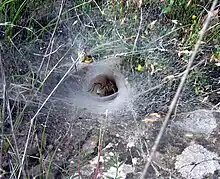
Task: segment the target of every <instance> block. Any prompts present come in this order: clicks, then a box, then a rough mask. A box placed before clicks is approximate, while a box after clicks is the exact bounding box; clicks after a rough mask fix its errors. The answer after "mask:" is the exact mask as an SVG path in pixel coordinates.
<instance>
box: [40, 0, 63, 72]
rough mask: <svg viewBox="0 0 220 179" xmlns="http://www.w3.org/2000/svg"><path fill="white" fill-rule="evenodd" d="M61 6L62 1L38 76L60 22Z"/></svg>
mask: <svg viewBox="0 0 220 179" xmlns="http://www.w3.org/2000/svg"><path fill="white" fill-rule="evenodd" d="M63 6H64V0H62V2H61V5H60V11H59V14H58V17H57V22H56V25H55V27H54V30H53V33H52V36H51V38H50V42H49V44H48V46H47V49H46V51H45V54H44V57H43V59H42V61H41V64H40V67H39V69H38V72H37V75H39V73H40V71H41V68H42V66H43V64H44V60H45V57H46V56H47V53H48V51H49V48H50V45H51V43H52V41H53V39H54V35H55V32H56V30H57V27H58V24H59V21H60V17H61V15H62V11H63Z"/></svg>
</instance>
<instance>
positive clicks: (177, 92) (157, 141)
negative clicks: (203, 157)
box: [141, 0, 218, 179]
mask: <svg viewBox="0 0 220 179" xmlns="http://www.w3.org/2000/svg"><path fill="white" fill-rule="evenodd" d="M217 2H218V1H217V0H214V1H213V3H212V7H211V9H210V11H209V12H208V16H207V19H206V21H205V23H204V25H203V28H202V30H201V31H200V34H199V39H198V40H197V42H196V44H195V48H194V51H193V53H192V56H191V57H190V59H189V62H188V65H187V68H186V70H185V73H184V75H183V76H182V78H181V81H180V84H179V86H178V89H177V91H176V93H175V96H174V98H173V100H172V102H171V104H170V106H169V111H168V112H167V115H166V117H165V120H164V122H163V125H162V126H161V129H160V132H159V134H158V135H157V138H156V140H155V142H154V145H153V147H152V149H151V152H150V156H149V157H148V160H147V163H146V165H145V167H144V170H143V172H142V175H141V179H145V178H147V176H146V175H147V171H148V168H149V166H150V164H151V161H152V158H153V156H154V154H155V152H156V150H157V147H158V145H159V142H160V140H161V137H162V135H163V133H164V131H165V129H166V126H167V123H168V121H169V118H170V116H171V114H172V112H173V110H174V108H175V106H176V104H177V100H178V99H179V96H180V93H181V91H182V89H183V85H184V83H185V81H186V78H187V76H188V74H189V71H190V68H191V66H192V64H193V61H194V59H195V57H196V54H197V52H198V49H199V46H200V44H201V41H202V39H203V36H204V34H205V32H206V29H207V28H208V25H209V22H210V20H211V17H212V12H213V11H214V9H215V6H216V4H217Z"/></svg>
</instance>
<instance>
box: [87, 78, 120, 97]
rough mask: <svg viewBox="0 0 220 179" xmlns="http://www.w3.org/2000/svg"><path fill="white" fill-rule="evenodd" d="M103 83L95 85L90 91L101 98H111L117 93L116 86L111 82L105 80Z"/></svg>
mask: <svg viewBox="0 0 220 179" xmlns="http://www.w3.org/2000/svg"><path fill="white" fill-rule="evenodd" d="M102 82H103V83H102ZM102 82H98V83H94V84H93V85H92V87H91V89H90V90H89V91H90V92H92V94H94V95H98V96H100V97H103V96H109V95H111V94H114V93H116V92H117V89H116V85H115V84H114V83H113V82H112V81H111V80H108V79H105V80H104V81H102Z"/></svg>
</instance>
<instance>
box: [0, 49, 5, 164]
mask: <svg viewBox="0 0 220 179" xmlns="http://www.w3.org/2000/svg"><path fill="white" fill-rule="evenodd" d="M0 69H1V76H2V79H1V80H2V100H3V102H2V114H1V135H2V137H1V154H0V167H1V168H2V153H3V142H4V119H5V103H6V99H5V97H6V96H5V93H6V81H5V73H4V67H3V62H2V58H1V52H0Z"/></svg>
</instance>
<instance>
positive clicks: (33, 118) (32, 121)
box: [18, 58, 79, 178]
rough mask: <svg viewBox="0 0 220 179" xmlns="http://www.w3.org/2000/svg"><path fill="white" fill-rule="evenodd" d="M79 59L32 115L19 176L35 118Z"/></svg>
mask: <svg viewBox="0 0 220 179" xmlns="http://www.w3.org/2000/svg"><path fill="white" fill-rule="evenodd" d="M78 61H79V58H78V59H77V60H76V61H75V63H73V64H72V65H71V66H70V68H69V69H68V70H67V72H66V73H65V74H64V75H63V77H62V78H61V80H60V81H59V82H58V83H57V85H56V86H55V87H54V89H53V90H52V91H51V93H50V94H49V95H48V97H47V98H46V99H45V101H44V102H43V103H42V105H41V106H40V107H39V109H38V110H37V112H36V113H35V115H34V116H33V117H32V119H31V122H30V127H29V131H28V135H27V140H26V143H25V149H24V154H23V157H22V161H21V166H20V167H21V168H20V170H19V175H18V178H19V177H20V175H21V170H22V168H23V164H24V159H25V155H26V152H27V147H28V143H29V140H30V135H31V130H32V126H33V124H34V121H35V118H36V117H37V115H38V114H39V112H40V111H41V109H42V108H43V107H44V106H45V104H46V103H47V101H48V100H49V99H50V97H51V96H52V95H53V93H54V92H55V91H56V89H57V88H58V87H59V85H60V84H61V83H62V82H63V80H64V79H65V78H66V76H67V75H68V74H69V73H70V71H71V70H72V69H73V67H75V64H76V63H77V62H78Z"/></svg>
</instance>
